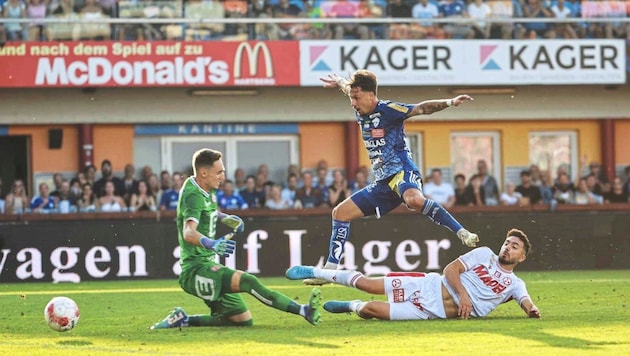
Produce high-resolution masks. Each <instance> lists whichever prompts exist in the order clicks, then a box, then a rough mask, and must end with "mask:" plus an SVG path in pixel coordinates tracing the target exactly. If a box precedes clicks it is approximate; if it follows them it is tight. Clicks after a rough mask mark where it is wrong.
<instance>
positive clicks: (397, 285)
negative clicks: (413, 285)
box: [392, 278, 402, 288]
mask: <svg viewBox="0 0 630 356" xmlns="http://www.w3.org/2000/svg"><path fill="white" fill-rule="evenodd" d="M401 285H402V282H401V281H400V279H398V278H396V279H392V287H394V288H400V286H401Z"/></svg>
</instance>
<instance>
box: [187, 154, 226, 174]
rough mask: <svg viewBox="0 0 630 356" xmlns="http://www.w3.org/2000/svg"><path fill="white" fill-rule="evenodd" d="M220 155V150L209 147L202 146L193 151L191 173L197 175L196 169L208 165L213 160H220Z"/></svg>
mask: <svg viewBox="0 0 630 356" xmlns="http://www.w3.org/2000/svg"><path fill="white" fill-rule="evenodd" d="M221 157H222V154H221V152H219V151H215V150H212V149H210V148H202V149H200V150H199V151H197V152H195V153H194V154H193V157H192V164H193V173H194V174H195V175H197V170H198V169H200V168H202V167H210V166H212V165H213V164H214V162H216V161H218V160H220V159H221Z"/></svg>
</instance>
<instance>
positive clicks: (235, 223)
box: [151, 149, 321, 329]
mask: <svg viewBox="0 0 630 356" xmlns="http://www.w3.org/2000/svg"><path fill="white" fill-rule="evenodd" d="M221 156H222V154H221V152H218V151H215V150H211V149H202V150H199V151H197V152H195V154H194V155H193V160H192V163H193V169H194V176H192V177H190V178H188V179H186V181H185V182H184V185H183V187H182V189H181V191H180V195H179V202H178V205H177V231H178V240H179V246H180V265H181V267H182V272H181V274H180V275H179V285H180V286H181V287H182V289H183V290H184V291H185V292H186V293H188V294H191V295H193V296H195V297H197V298H199V299H201V300H203V302H204V303H205V304H206V306H208V308H210V313H209V314H201V315H187V314H186V313H185V312H184V310H183V309H182V308H179V307H177V308H175V309H174V310H173V311H172V312H171V313H170V314H169V315H168V316H166V318H164V320H162V321H160V322H158V323H156V324H155V325H153V326H152V327H151V329H165V328H174V327H185V326H247V325H252V315H251V313H250V312H249V310H248V309H247V305H245V301H244V300H243V298H242V297H241V295H240V294H238V293H239V292H245V293H249V294H251V295H252V296H253V297H254V298H256V299H258V300H259V301H261V302H262V303H263V304H265V305H268V306H270V307H273V308H275V309H278V310H282V311H285V312H289V313H293V314H296V315H301V316H303V317H304V318H305V319H306V320H307V321H308V322H309V323H311V324H313V325H317V324H319V322H320V313H319V304H320V301H321V293H320V291H319V290H318V289H316V288H314V289H313V290H312V291H311V295H310V298H309V302H308V304H298V303H297V302H295V301H294V300H292V299H291V298H289V297H287V296H286V295H284V294H282V293H280V292H276V291H273V290H271V289H269V288H267V287H265V286H264V285H263V284H262V283H261V282H260V280H258V278H256V277H255V276H253V275H251V274H249V273H247V272H243V271H238V270H233V269H231V268H228V267H225V266H223V265H222V264H220V263H218V262H217V259H218V256H223V257H227V256H229V255H230V254H232V253H233V252H234V249H235V245H236V244H235V242H234V241H233V240H231V238H232V236H233V235H234V234H235V233H239V232H242V231H243V230H244V223H243V220H242V219H241V218H239V217H238V216H236V215H227V214H224V213H222V212H220V211H219V210H218V206H217V195H216V194H217V190H218V189H219V186H220V185H221V184H222V183H223V182H224V181H225V166H224V165H223V160H222V159H221ZM217 222H220V223H222V224H225V225H227V226H228V227H230V228H232V229H233V232H231V233H229V234H227V235H225V236H221V237H220V238H215V235H216V230H217Z"/></svg>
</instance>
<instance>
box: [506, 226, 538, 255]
mask: <svg viewBox="0 0 630 356" xmlns="http://www.w3.org/2000/svg"><path fill="white" fill-rule="evenodd" d="M510 236H514V237H518V238H519V239H520V240H521V241H523V246H525V256H527V255H529V251H530V250H531V249H532V243H531V242H529V238H528V237H527V235H525V233H524V232H523V231H521V230H519V229H511V230H510V231H508V232H507V236H506V237H510Z"/></svg>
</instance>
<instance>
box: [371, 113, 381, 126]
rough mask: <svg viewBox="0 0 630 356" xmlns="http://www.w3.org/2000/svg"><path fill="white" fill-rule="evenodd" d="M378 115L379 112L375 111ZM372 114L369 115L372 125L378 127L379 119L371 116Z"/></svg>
mask: <svg viewBox="0 0 630 356" xmlns="http://www.w3.org/2000/svg"><path fill="white" fill-rule="evenodd" d="M377 114H378V116H381V114H380V113H377ZM372 115H376V114H372ZM372 115H370V119H372V125H374V127H378V125H380V124H381V119H379V118H378V117H375V118H372Z"/></svg>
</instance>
